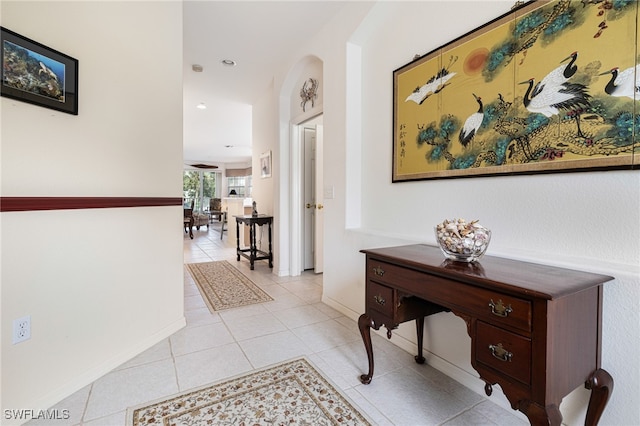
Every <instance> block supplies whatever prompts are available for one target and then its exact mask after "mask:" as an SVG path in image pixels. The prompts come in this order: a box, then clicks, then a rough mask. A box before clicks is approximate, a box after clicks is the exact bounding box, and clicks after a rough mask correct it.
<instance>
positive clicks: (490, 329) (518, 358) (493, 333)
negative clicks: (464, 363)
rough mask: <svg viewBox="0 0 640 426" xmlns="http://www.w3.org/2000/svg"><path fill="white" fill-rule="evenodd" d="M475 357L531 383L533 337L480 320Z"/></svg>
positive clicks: (504, 372)
mask: <svg viewBox="0 0 640 426" xmlns="http://www.w3.org/2000/svg"><path fill="white" fill-rule="evenodd" d="M475 358H476V361H478V362H480V363H482V364H484V365H487V366H489V367H491V368H493V369H494V370H497V371H498V372H500V373H503V374H505V375H507V376H509V377H512V378H514V379H516V380H518V381H520V382H522V383H524V384H526V385H530V384H531V339H528V338H526V337H523V336H520V335H518V334H515V333H511V332H509V331H506V330H503V329H500V328H498V327H494V326H492V325H490V324H486V323H484V322H482V321H478V322H477V323H476V345H475Z"/></svg>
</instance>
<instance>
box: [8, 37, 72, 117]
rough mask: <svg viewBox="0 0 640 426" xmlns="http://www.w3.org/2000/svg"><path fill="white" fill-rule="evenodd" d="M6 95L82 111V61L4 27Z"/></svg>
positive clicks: (40, 104)
mask: <svg viewBox="0 0 640 426" xmlns="http://www.w3.org/2000/svg"><path fill="white" fill-rule="evenodd" d="M0 31H1V39H0V48H1V49H2V85H1V86H0V87H1V91H2V96H5V97H7V98H12V99H16V100H19V101H23V102H28V103H30V104H34V105H39V106H42V107H45V108H51V109H55V110H58V111H62V112H65V113H67V114H73V115H78V61H77V60H76V59H74V58H72V57H70V56H68V55H65V54H64V53H61V52H58V51H57V50H53V49H51V48H50V47H47V46H45V45H43V44H40V43H38V42H37V41H34V40H31V39H28V38H26V37H24V36H21V35H20V34H17V33H15V32H13V31H10V30H8V29H6V28H4V27H0Z"/></svg>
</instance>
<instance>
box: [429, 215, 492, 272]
mask: <svg viewBox="0 0 640 426" xmlns="http://www.w3.org/2000/svg"><path fill="white" fill-rule="evenodd" d="M434 232H435V235H436V241H438V245H439V246H440V250H442V253H443V254H444V255H445V257H446V258H447V259H451V260H455V261H458V262H475V261H477V260H478V259H480V258H481V257H482V255H483V254H484V253H485V251H487V247H489V242H490V241H491V231H490V230H489V229H487V228H485V227H484V226H482V225H480V224H479V223H478V221H477V220H474V221H472V222H467V221H466V220H464V219H453V220H449V219H447V220H445V221H444V222H442V223H439V224H438V225H436V226H435V227H434Z"/></svg>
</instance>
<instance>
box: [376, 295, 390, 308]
mask: <svg viewBox="0 0 640 426" xmlns="http://www.w3.org/2000/svg"><path fill="white" fill-rule="evenodd" d="M373 300H375V301H376V303H378V305H380V306H384V304H385V303H386V302H387V301H386V300H384V297H382V296H373Z"/></svg>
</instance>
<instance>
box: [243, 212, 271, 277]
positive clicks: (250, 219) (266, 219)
mask: <svg viewBox="0 0 640 426" xmlns="http://www.w3.org/2000/svg"><path fill="white" fill-rule="evenodd" d="M234 217H235V218H236V247H237V248H236V254H237V256H238V261H240V256H242V257H245V258H247V259H249V262H250V263H251V269H253V263H254V262H255V261H256V260H262V259H267V260H269V268H273V253H272V252H271V224H272V223H273V216H267V215H261V214H259V215H257V216H252V215H240V216H234ZM241 223H244V224H246V225H249V248H245V249H243V248H240V224H241ZM256 225H258V226H262V225H268V227H269V251H268V252H264V251H261V250H258V247H257V246H256ZM247 253H248V254H247Z"/></svg>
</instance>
